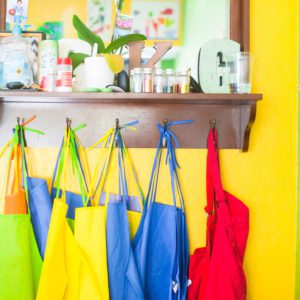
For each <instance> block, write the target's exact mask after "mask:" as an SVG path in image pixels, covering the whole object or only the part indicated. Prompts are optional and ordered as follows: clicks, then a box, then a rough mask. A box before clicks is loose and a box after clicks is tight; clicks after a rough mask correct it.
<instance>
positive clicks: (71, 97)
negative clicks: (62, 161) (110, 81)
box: [0, 91, 262, 151]
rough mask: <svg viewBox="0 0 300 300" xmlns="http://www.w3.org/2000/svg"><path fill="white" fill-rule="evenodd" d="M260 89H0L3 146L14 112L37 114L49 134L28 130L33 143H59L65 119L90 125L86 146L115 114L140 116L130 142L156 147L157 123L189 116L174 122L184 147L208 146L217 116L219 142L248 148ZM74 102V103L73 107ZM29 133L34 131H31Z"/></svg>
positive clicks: (129, 117)
mask: <svg viewBox="0 0 300 300" xmlns="http://www.w3.org/2000/svg"><path fill="white" fill-rule="evenodd" d="M261 99H262V95H261V94H201V93H199V94H198V93H197V94H193V93H191V94H152V93H149V94H142V93H141V94H132V93H45V92H32V91H2V92H0V107H1V110H0V121H1V127H0V130H1V132H2V133H6V134H7V136H6V137H3V134H1V137H2V138H1V141H0V145H3V144H4V143H5V141H6V140H7V139H8V137H9V134H10V132H11V128H12V127H13V126H14V125H15V123H16V117H17V116H20V117H24V118H28V117H30V116H31V115H32V114H36V115H37V116H38V118H37V120H36V121H35V122H34V124H32V126H33V127H34V128H39V129H41V130H43V131H44V132H45V133H46V136H45V137H36V136H34V135H32V134H28V137H27V140H28V145H29V146H55V147H57V146H58V145H59V144H60V142H61V137H62V135H63V130H64V126H65V118H66V117H69V118H71V119H72V120H73V124H74V126H75V125H76V124H79V123H82V122H86V123H87V124H88V127H87V128H86V129H83V130H82V131H81V132H80V133H79V135H80V137H81V139H82V142H83V144H84V145H86V146H88V145H91V144H92V143H93V142H95V141H96V140H97V139H98V138H99V137H100V136H101V134H103V133H104V132H105V131H106V130H107V129H108V128H110V127H113V126H114V121H115V118H119V119H120V123H121V124H124V123H127V122H130V121H133V120H139V121H140V124H139V125H137V128H138V131H137V132H136V133H133V132H131V131H128V130H127V131H124V135H125V138H126V141H127V145H128V146H129V147H137V148H154V147H156V143H157V138H158V131H157V129H156V124H157V123H161V122H162V121H163V120H164V119H168V120H169V121H174V120H183V119H191V120H193V123H192V124H191V125H182V126H176V127H174V128H173V130H174V133H175V134H176V136H178V139H179V141H180V145H181V147H182V148H206V139H207V133H208V129H209V121H211V120H213V119H215V120H216V122H217V128H218V130H219V136H220V147H221V148H226V149H242V150H243V151H246V150H247V149H248V145H249V136H250V131H251V127H252V124H253V122H254V120H255V115H256V104H257V101H259V100H261ZM71 105H72V106H71ZM29 135H30V136H29Z"/></svg>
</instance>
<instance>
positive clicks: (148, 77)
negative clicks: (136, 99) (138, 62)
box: [143, 68, 153, 93]
mask: <svg viewBox="0 0 300 300" xmlns="http://www.w3.org/2000/svg"><path fill="white" fill-rule="evenodd" d="M143 78H144V80H143V92H144V93H152V90H153V89H152V88H153V87H152V82H153V70H152V68H145V69H144V76H143Z"/></svg>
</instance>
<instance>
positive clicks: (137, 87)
mask: <svg viewBox="0 0 300 300" xmlns="http://www.w3.org/2000/svg"><path fill="white" fill-rule="evenodd" d="M131 72H132V73H133V74H132V92H133V93H141V92H142V91H143V76H142V75H143V73H142V69H141V68H134V69H133V70H131Z"/></svg>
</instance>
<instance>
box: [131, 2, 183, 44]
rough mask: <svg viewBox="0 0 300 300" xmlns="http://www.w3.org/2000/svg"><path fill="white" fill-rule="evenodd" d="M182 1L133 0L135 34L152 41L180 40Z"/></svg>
mask: <svg viewBox="0 0 300 300" xmlns="http://www.w3.org/2000/svg"><path fill="white" fill-rule="evenodd" d="M181 8H182V0H162V1H155V0H132V13H131V14H132V16H133V18H134V22H133V29H132V31H133V32H134V33H142V34H145V35H146V36H147V37H148V39H150V40H172V41H176V40H180V39H181V36H180V35H181V25H182V24H181V23H182V22H181V20H182V15H181V14H182V9H181Z"/></svg>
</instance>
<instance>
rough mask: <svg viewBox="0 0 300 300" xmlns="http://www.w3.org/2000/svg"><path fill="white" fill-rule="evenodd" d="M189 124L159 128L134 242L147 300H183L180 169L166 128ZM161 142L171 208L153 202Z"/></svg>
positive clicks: (185, 255)
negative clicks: (169, 181) (169, 189)
mask: <svg viewBox="0 0 300 300" xmlns="http://www.w3.org/2000/svg"><path fill="white" fill-rule="evenodd" d="M190 122H191V121H179V122H173V123H169V124H166V125H165V127H162V126H160V125H158V128H159V130H160V138H159V143H158V147H157V151H156V155H155V159H154V164H153V168H152V173H151V179H150V184H149V190H148V195H147V198H146V204H145V207H144V210H143V216H142V220H141V224H140V227H139V229H138V232H137V234H136V237H135V239H134V240H133V248H134V255H135V258H136V263H137V267H138V271H139V274H140V278H141V281H142V285H143V289H144V295H145V299H147V300H171V299H176V300H179V299H180V300H185V299H186V289H187V280H188V279H187V271H188V259H189V243H188V233H187V226H186V219H185V212H184V201H183V194H182V191H181V187H180V182H179V177H178V170H177V169H178V167H179V166H178V163H177V160H176V156H175V148H174V145H173V142H175V144H177V140H176V137H175V136H174V134H173V133H172V132H171V131H170V129H169V127H170V126H172V125H176V124H185V123H190ZM164 142H166V144H167V158H166V162H167V164H168V165H169V171H170V177H171V187H172V196H173V204H172V205H167V204H162V203H158V202H156V191H157V185H158V177H159V167H160V163H161V159H162V148H163V144H164ZM176 192H177V194H178V195H179V202H180V207H177V206H176Z"/></svg>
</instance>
